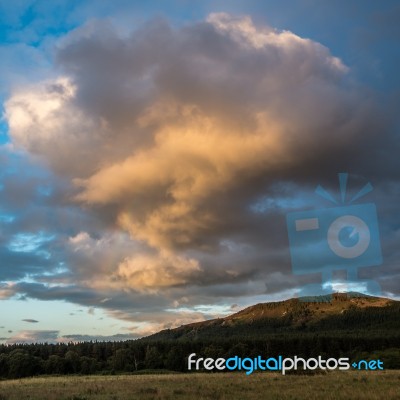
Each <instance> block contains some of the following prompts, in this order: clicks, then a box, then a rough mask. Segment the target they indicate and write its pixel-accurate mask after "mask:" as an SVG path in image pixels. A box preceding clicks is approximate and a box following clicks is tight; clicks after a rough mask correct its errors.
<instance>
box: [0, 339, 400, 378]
mask: <svg viewBox="0 0 400 400" xmlns="http://www.w3.org/2000/svg"><path fill="white" fill-rule="evenodd" d="M191 353H196V354H198V355H199V357H200V356H201V357H213V358H218V357H224V358H229V357H233V356H239V357H257V356H259V355H261V356H264V357H265V356H268V357H277V356H278V355H282V356H293V355H297V356H301V357H314V356H318V355H321V356H325V357H341V356H345V357H350V358H364V359H368V358H378V357H379V358H381V359H383V361H384V363H385V368H386V369H387V368H396V369H398V368H400V334H399V333H398V332H392V333H390V334H387V335H376V334H366V333H364V334H363V335H361V334H347V335H346V334H343V332H337V333H336V334H335V333H330V334H329V335H321V334H315V333H310V332H305V333H297V334H295V335H294V334H281V335H270V336H268V337H264V338H256V339H254V338H241V339H239V338H221V337H216V338H214V339H212V340H210V339H201V340H189V339H177V340H156V339H154V340H152V339H148V338H145V339H139V340H130V341H123V342H82V343H60V344H47V343H43V344H19V345H18V344H14V345H1V346H0V377H1V378H21V377H27V376H35V375H53V374H57V375H64V374H117V373H138V372H140V371H144V370H170V371H179V372H185V371H187V357H188V356H189V354H191Z"/></svg>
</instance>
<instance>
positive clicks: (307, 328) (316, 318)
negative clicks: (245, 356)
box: [144, 293, 400, 340]
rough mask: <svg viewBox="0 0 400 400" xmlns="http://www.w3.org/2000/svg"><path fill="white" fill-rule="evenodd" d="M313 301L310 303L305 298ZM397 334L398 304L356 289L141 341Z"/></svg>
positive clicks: (242, 313) (264, 305) (399, 325)
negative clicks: (287, 335) (285, 335)
mask: <svg viewBox="0 0 400 400" xmlns="http://www.w3.org/2000/svg"><path fill="white" fill-rule="evenodd" d="M309 300H312V301H309ZM365 332H368V335H378V336H384V335H385V334H389V333H392V334H394V335H396V336H397V335H398V334H399V332H400V302H399V301H395V300H390V299H386V298H380V297H372V296H367V295H363V294H359V293H347V294H345V293H335V294H333V295H332V297H329V296H319V297H313V298H297V299H289V300H285V301H279V302H273V303H261V304H256V305H254V306H251V307H248V308H246V309H244V310H242V311H239V312H237V313H235V314H233V315H230V316H227V317H225V318H218V319H213V320H208V321H202V322H197V323H192V324H188V325H183V326H180V327H179V328H175V329H166V330H163V331H161V332H158V333H156V334H154V335H151V336H148V337H146V338H144V339H145V340H170V339H174V340H176V339H181V340H184V339H190V340H196V339H199V340H203V339H218V338H219V339H223V338H234V337H238V338H239V337H240V338H247V339H251V338H254V339H260V338H262V337H265V335H268V336H271V335H279V334H283V333H285V334H290V333H293V334H296V335H299V334H300V333H304V334H307V333H310V334H327V333H331V334H334V333H338V334H340V335H341V336H343V335H346V334H352V335H354V334H363V333H365Z"/></svg>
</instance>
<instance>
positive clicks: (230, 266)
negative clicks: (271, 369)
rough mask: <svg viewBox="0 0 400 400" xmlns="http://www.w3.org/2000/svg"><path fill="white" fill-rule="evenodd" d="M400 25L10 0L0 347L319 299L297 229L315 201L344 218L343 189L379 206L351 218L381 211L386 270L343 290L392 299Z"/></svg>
mask: <svg viewBox="0 0 400 400" xmlns="http://www.w3.org/2000/svg"><path fill="white" fill-rule="evenodd" d="M399 18H400V6H399V4H398V2H397V1H390V0H388V1H385V2H376V1H364V0H350V1H342V0H338V1H335V2H328V1H326V2H322V1H317V0H291V1H289V0H285V1H282V0H280V1H278V0H271V1H251V0H250V1H222V0H214V1H208V0H205V1H203V0H202V1H197V0H192V1H185V0H181V1H178V0H171V1H161V0H160V1H155V0H153V1H147V2H141V1H127V0H114V1H112V2H111V1H98V0H97V1H96V0H86V1H85V0H83V1H67V0H60V1H57V2H48V1H43V0H37V1H33V0H15V1H13V2H8V1H5V0H0V101H1V109H0V112H1V120H0V165H1V170H0V316H1V317H0V318H1V320H0V342H1V343H19V342H52V343H55V342H68V341H80V340H122V339H134V338H138V337H141V336H143V335H147V334H150V333H153V332H156V331H158V330H161V329H165V328H172V327H176V326H180V325H182V324H186V323H190V322H194V321H201V320H205V319H209V318H214V317H220V316H224V315H227V314H230V313H232V312H235V311H237V310H239V309H241V308H243V307H246V306H248V305H251V304H255V303H258V302H267V301H277V300H282V299H286V298H289V297H294V296H296V294H297V293H298V290H299V288H302V287H304V285H307V284H310V283H317V284H318V283H319V284H321V279H322V278H321V275H319V274H318V273H316V272H315V271H311V272H312V273H311V272H310V273H302V274H298V273H296V271H295V270H294V269H293V268H292V263H291V254H292V253H291V249H290V244H289V239H288V228H287V224H286V216H287V214H288V213H292V212H297V211H304V210H306V211H307V210H309V211H310V212H312V213H314V214H315V212H316V213H317V214H316V215H321V216H323V215H328V214H326V212H325V214H321V211H318V210H325V209H328V208H329V207H332V204H331V202H329V201H328V200H327V199H326V198H322V197H321V196H318V195H317V194H316V193H315V188H316V187H317V186H318V185H321V187H323V188H324V189H325V190H327V191H328V192H329V193H330V194H331V195H332V196H333V198H334V199H338V202H337V205H339V206H340V207H344V208H343V210H344V209H345V207H347V206H348V201H347V200H346V198H344V199H342V200H343V201H341V200H340V187H339V186H340V185H339V181H338V173H343V172H347V173H348V174H349V175H348V182H347V185H348V186H347V193H348V198H351V197H350V196H354V195H356V194H357V192H358V191H359V190H360V189H361V188H363V187H364V186H365V185H368V183H370V184H371V185H372V187H373V190H371V191H370V192H369V193H367V194H366V195H365V196H363V197H362V198H359V199H357V201H355V202H354V203H352V204H354V205H358V204H359V205H362V204H364V203H373V204H375V206H376V209H377V220H378V223H379V235H380V238H379V246H380V248H381V253H382V262H381V263H379V265H375V266H370V265H365V268H364V267H363V266H361V267H363V268H361V267H360V268H358V267H357V273H358V276H357V277H354V276H353V278H351V279H347V278H348V276H347V275H346V271H347V270H343V268H338V269H337V270H336V269H335V268H333V270H334V274H333V281H334V288H335V290H343V289H344V290H346V288H347V290H357V291H363V292H365V293H372V292H371V287H369V286H368V285H367V284H366V282H367V281H373V282H376V283H378V284H379V288H380V289H379V294H380V295H382V296H386V297H391V298H398V297H400V293H399V287H400V273H399V268H398V266H399V264H398V259H399V257H398V256H399V246H398V242H399V241H400V216H399V215H400V213H399V209H400V206H399V203H398V197H399V193H400V181H399V178H400V177H399V171H400V168H399V167H400V161H399V157H398V154H399V150H400V147H399V134H400V132H399V129H400V124H399V122H400V120H399V118H400V117H399V113H398V104H399V100H400V90H399V89H400V77H399V74H398V71H399V69H400V47H399V40H400V27H399V24H398V20H399ZM342 203H343V204H342ZM314 210H316V211H314ZM340 212H342V211H340ZM343 212H344V211H343ZM318 213H319V214H318ZM327 213H329V211H327ZM321 218H322V217H321ZM324 238H325V236H324ZM324 238H322V237H321V239H320V240H321V241H323V240H325V239H324ZM349 246H350V244H349ZM292 250H293V249H292ZM312 254H313V253H310V256H311V255H312ZM339 264H340V263H338V265H339ZM303 272H304V271H303ZM306 272H308V271H306Z"/></svg>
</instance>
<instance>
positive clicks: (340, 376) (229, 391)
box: [0, 371, 400, 400]
mask: <svg viewBox="0 0 400 400" xmlns="http://www.w3.org/2000/svg"><path fill="white" fill-rule="evenodd" d="M399 387H400V371H380V372H377V371H374V372H356V371H351V372H332V373H329V374H326V375H313V376H309V375H289V376H282V375H279V374H276V373H258V374H253V375H250V376H246V375H245V374H241V373H223V374H212V373H210V374H199V373H197V374H171V375H126V376H123V375H118V376H75V377H39V378H29V379H20V380H9V381H0V400H23V399H30V400H36V399H38V400H39V399H40V400H89V399H98V400H100V399H101V400H106V399H107V400H126V399H178V400H179V399H191V400H192V399H210V400H211V399H212V400H218V399H221V400H222V399H227V400H233V399H241V400H244V399H257V400H259V399H260V398H262V399H279V400H285V399H291V400H294V399H309V400H312V399H324V400H336V399H346V400H352V399H363V400H364V399H371V400H372V399H374V400H375V399H376V400H378V399H384V400H392V399H393V400H394V399H396V400H398V399H399V398H400V389H399Z"/></svg>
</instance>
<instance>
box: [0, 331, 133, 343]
mask: <svg viewBox="0 0 400 400" xmlns="http://www.w3.org/2000/svg"><path fill="white" fill-rule="evenodd" d="M137 338H138V336H137V335H135V334H131V333H118V334H116V335H108V336H107V335H81V334H71V335H60V332H59V331H57V330H26V331H20V332H18V333H16V334H15V335H13V336H12V337H9V338H1V339H0V340H5V341H6V344H20V343H26V344H29V343H53V344H56V343H70V342H84V341H90V340H92V341H104V342H106V341H121V340H132V339H137Z"/></svg>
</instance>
